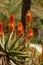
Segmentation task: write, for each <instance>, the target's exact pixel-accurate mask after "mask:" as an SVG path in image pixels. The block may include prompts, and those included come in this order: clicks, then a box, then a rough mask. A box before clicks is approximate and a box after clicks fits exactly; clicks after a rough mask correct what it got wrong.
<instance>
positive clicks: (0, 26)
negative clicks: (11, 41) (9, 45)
mask: <svg viewBox="0 0 43 65" xmlns="http://www.w3.org/2000/svg"><path fill="white" fill-rule="evenodd" d="M2 35H3V24H2V23H1V22H0V36H2Z"/></svg>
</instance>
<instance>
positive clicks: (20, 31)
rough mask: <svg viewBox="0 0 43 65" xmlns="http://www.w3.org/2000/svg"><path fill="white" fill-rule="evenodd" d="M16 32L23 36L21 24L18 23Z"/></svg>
mask: <svg viewBox="0 0 43 65" xmlns="http://www.w3.org/2000/svg"><path fill="white" fill-rule="evenodd" d="M17 31H18V32H19V33H21V34H24V27H23V25H22V23H21V22H18V26H17Z"/></svg>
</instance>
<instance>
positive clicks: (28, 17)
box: [26, 10, 32, 22]
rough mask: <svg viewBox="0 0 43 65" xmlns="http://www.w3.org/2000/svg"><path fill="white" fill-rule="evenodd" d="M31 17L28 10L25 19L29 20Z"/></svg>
mask: <svg viewBox="0 0 43 65" xmlns="http://www.w3.org/2000/svg"><path fill="white" fill-rule="evenodd" d="M31 20H32V17H31V12H30V11H29V10H28V12H27V14H26V21H28V22H29V21H31Z"/></svg>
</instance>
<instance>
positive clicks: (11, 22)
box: [8, 14, 14, 32]
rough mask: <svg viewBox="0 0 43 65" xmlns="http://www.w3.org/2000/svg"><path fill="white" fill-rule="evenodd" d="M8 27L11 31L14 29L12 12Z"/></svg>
mask: <svg viewBox="0 0 43 65" xmlns="http://www.w3.org/2000/svg"><path fill="white" fill-rule="evenodd" d="M8 29H9V31H10V32H12V31H14V15H13V14H10V21H9V25H8Z"/></svg>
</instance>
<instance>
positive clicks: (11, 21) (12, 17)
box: [10, 14, 14, 24]
mask: <svg viewBox="0 0 43 65" xmlns="http://www.w3.org/2000/svg"><path fill="white" fill-rule="evenodd" d="M10 23H11V24H12V23H14V14H10Z"/></svg>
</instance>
